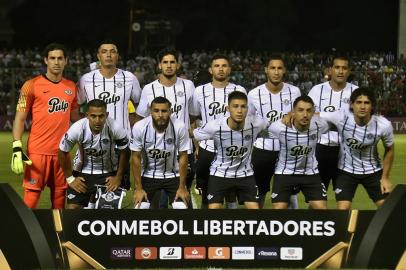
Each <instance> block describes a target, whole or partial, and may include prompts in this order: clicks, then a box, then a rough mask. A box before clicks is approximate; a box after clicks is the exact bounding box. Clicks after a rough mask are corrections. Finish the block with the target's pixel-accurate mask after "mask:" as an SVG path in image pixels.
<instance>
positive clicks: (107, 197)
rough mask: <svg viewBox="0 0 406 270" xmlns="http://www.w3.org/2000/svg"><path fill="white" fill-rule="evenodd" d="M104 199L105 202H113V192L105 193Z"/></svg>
mask: <svg viewBox="0 0 406 270" xmlns="http://www.w3.org/2000/svg"><path fill="white" fill-rule="evenodd" d="M104 199H105V200H106V201H107V202H111V201H112V200H114V192H112V191H109V192H107V193H106V196H105V197H104Z"/></svg>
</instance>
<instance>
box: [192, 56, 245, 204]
mask: <svg viewBox="0 0 406 270" xmlns="http://www.w3.org/2000/svg"><path fill="white" fill-rule="evenodd" d="M209 73H210V74H211V75H212V81H211V82H210V83H207V84H204V85H200V86H198V87H197V88H196V90H195V92H194V95H193V104H194V111H195V112H196V113H199V114H200V116H201V118H202V125H205V124H206V123H207V122H209V121H211V120H215V119H218V118H221V117H225V116H228V112H227V97H228V94H230V93H231V92H233V91H241V92H243V93H246V91H245V89H244V88H243V87H242V86H240V85H236V84H233V83H230V82H229V80H230V73H231V66H230V61H229V59H228V57H227V56H225V55H214V56H213V58H212V60H211V65H210V68H209ZM196 151H197V162H196V187H197V188H199V189H201V191H202V205H201V207H202V208H207V183H208V181H209V173H210V164H211V162H212V161H213V159H214V156H215V149H214V143H213V140H203V141H201V142H200V143H199V146H198V147H197V148H196ZM231 197H232V198H227V199H228V200H227V201H228V202H227V208H236V207H237V205H236V203H235V196H231ZM233 205H235V207H233Z"/></svg>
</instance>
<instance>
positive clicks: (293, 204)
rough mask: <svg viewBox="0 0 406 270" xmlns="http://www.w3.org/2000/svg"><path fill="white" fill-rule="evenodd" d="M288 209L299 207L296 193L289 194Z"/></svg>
mask: <svg viewBox="0 0 406 270" xmlns="http://www.w3.org/2000/svg"><path fill="white" fill-rule="evenodd" d="M289 209H299V203H298V201H297V195H291V196H290V200H289Z"/></svg>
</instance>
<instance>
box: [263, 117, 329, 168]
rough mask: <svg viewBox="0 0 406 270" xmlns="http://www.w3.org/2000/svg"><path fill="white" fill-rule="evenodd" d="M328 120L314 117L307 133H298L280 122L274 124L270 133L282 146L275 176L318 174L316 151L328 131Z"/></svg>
mask: <svg viewBox="0 0 406 270" xmlns="http://www.w3.org/2000/svg"><path fill="white" fill-rule="evenodd" d="M328 128H329V126H328V123H327V121H326V120H324V119H322V118H320V117H317V116H313V118H312V120H311V122H310V126H309V129H308V130H307V131H303V132H301V131H298V130H297V129H296V128H295V127H294V126H292V127H288V126H286V125H284V124H283V123H282V120H278V121H276V122H274V123H272V124H271V125H270V126H269V128H268V131H269V132H270V133H271V134H272V135H273V136H275V137H277V138H278V139H279V141H280V144H281V149H280V151H279V158H278V163H277V165H276V169H275V174H289V175H291V174H304V175H314V174H318V173H319V170H318V168H317V165H318V163H317V160H316V157H315V149H316V144H317V140H318V139H319V138H320V136H321V135H322V134H323V133H324V132H326V131H327V130H328Z"/></svg>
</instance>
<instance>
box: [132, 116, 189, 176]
mask: <svg viewBox="0 0 406 270" xmlns="http://www.w3.org/2000/svg"><path fill="white" fill-rule="evenodd" d="M130 149H131V151H138V152H141V153H142V168H143V170H142V174H141V175H142V176H145V177H149V178H154V179H157V178H159V179H165V178H174V177H178V176H179V164H178V153H179V152H182V151H188V150H190V139H189V133H188V131H187V129H186V126H185V124H184V123H183V122H182V121H181V120H179V119H176V118H175V117H174V116H171V118H170V122H169V125H168V127H167V128H166V130H165V131H164V132H162V133H158V132H157V131H156V130H155V128H154V126H153V120H152V117H151V116H148V117H146V118H144V119H142V120H141V121H138V122H137V123H135V125H134V126H133V129H132V132H131V139H130Z"/></svg>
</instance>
